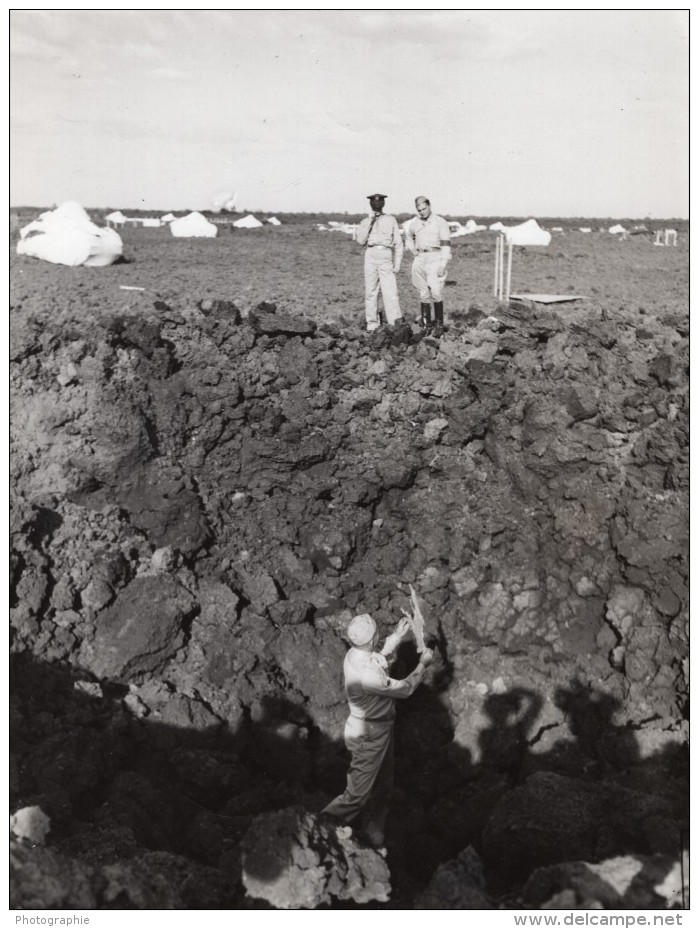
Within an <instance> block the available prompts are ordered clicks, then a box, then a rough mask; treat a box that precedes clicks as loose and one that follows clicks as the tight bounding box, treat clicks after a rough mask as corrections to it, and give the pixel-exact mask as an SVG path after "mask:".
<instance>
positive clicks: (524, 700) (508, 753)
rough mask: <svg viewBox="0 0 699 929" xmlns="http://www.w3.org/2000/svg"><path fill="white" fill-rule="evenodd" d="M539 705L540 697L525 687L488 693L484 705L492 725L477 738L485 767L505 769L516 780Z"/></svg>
mask: <svg viewBox="0 0 699 929" xmlns="http://www.w3.org/2000/svg"><path fill="white" fill-rule="evenodd" d="M541 706H542V700H541V697H540V696H539V695H538V694H536V693H534V691H532V690H528V689H527V688H524V687H513V688H512V689H511V690H508V691H506V692H505V693H493V694H489V695H488V697H487V698H486V700H485V702H484V705H483V709H484V711H485V713H486V714H487V715H488V716H489V717H490V720H491V725H490V727H489V728H488V729H484V730H483V731H482V732H481V734H480V736H479V739H478V741H479V746H480V754H481V761H480V763H481V765H482V766H483V767H484V768H492V769H493V770H496V771H502V772H504V773H507V774H509V775H510V777H511V778H512V782H513V783H517V781H518V780H519V779H520V776H521V771H522V769H523V766H524V761H525V758H526V756H527V754H528V752H529V743H530V740H531V737H532V734H533V731H534V725H535V723H536V721H537V719H538V717H539V713H540V711H541Z"/></svg>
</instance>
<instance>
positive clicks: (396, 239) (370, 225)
mask: <svg viewBox="0 0 699 929" xmlns="http://www.w3.org/2000/svg"><path fill="white" fill-rule="evenodd" d="M356 241H357V242H358V243H359V244H360V245H366V249H365V252H364V289H365V301H364V312H365V316H366V325H367V329H368V330H369V332H371V331H372V330H374V329H378V326H379V313H378V300H379V290H380V291H381V296H382V297H383V306H384V311H385V313H386V321H387V322H388V323H389V324H390V325H393V324H394V323H395V322H396V321H397V320H399V319H401V311H400V304H399V302H398V287H397V285H396V274H397V273H398V271H399V270H400V263H401V261H402V259H403V239H402V238H401V234H400V229H399V228H398V223H397V222H396V219H395V217H394V216H388V215H386V214H385V213H381V214H379V215H378V216H376V217H373V216H371V217H370V216H367V217H366V219H363V220H362V221H361V223H360V224H359V226H358V227H357V234H356Z"/></svg>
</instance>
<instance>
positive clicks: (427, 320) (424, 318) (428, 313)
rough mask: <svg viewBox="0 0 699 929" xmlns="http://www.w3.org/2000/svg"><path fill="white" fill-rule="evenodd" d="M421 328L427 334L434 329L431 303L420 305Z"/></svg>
mask: <svg viewBox="0 0 699 929" xmlns="http://www.w3.org/2000/svg"><path fill="white" fill-rule="evenodd" d="M420 328H421V329H422V331H423V332H424V333H425V334H426V333H428V332H429V331H430V329H431V328H432V307H431V306H430V304H429V303H421V304H420Z"/></svg>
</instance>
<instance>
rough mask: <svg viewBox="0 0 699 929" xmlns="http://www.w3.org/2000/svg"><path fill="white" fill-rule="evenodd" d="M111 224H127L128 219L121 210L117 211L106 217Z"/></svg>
mask: <svg viewBox="0 0 699 929" xmlns="http://www.w3.org/2000/svg"><path fill="white" fill-rule="evenodd" d="M104 218H105V219H106V220H107V221H108V222H110V223H125V222H126V217H125V216H124V214H123V213H122V212H121V210H115V211H114V212H113V213H109V215H108V216H105V217H104Z"/></svg>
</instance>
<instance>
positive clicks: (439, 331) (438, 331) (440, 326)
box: [433, 300, 444, 338]
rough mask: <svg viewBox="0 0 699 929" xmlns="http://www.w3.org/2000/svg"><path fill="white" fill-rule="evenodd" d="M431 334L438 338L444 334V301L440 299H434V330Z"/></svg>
mask: <svg viewBox="0 0 699 929" xmlns="http://www.w3.org/2000/svg"><path fill="white" fill-rule="evenodd" d="M433 334H434V335H436V336H437V338H439V337H440V336H441V335H443V334H444V303H442V301H441V300H435V301H434V330H433Z"/></svg>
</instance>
